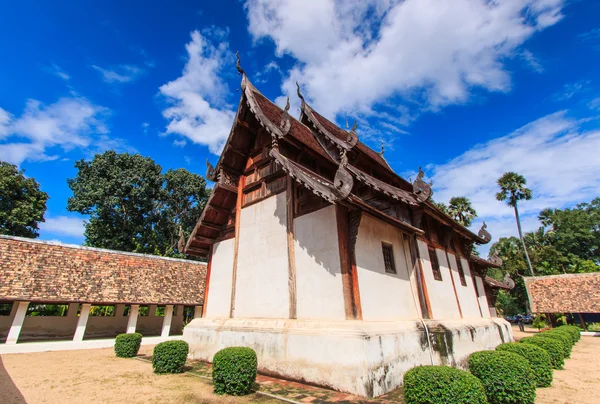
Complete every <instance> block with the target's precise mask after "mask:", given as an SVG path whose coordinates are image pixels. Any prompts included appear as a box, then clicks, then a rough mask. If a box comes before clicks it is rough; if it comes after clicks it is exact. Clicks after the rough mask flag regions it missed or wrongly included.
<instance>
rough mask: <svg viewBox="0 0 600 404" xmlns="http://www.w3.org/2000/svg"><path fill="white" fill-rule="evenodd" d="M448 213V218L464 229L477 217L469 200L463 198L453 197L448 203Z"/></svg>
mask: <svg viewBox="0 0 600 404" xmlns="http://www.w3.org/2000/svg"><path fill="white" fill-rule="evenodd" d="M448 213H449V215H450V217H452V218H453V219H454V220H456V221H457V222H458V223H460V224H462V225H463V226H465V227H468V226H470V225H471V223H472V222H473V219H475V218H476V217H477V212H476V211H475V209H473V206H472V205H471V201H470V200H469V198H467V197H464V196H454V197H452V198H450V201H449V202H448Z"/></svg>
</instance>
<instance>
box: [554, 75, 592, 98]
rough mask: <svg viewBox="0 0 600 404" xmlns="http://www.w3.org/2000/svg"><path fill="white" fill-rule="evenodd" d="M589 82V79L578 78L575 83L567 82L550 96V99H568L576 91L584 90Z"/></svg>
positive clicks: (576, 92)
mask: <svg viewBox="0 0 600 404" xmlns="http://www.w3.org/2000/svg"><path fill="white" fill-rule="evenodd" d="M589 84H590V81H589V80H579V81H577V82H575V83H567V84H565V85H564V86H563V88H562V89H561V90H560V91H558V92H557V93H555V94H554V95H553V96H552V99H553V100H554V101H568V100H570V99H571V98H573V97H574V96H576V95H577V94H578V93H580V92H582V91H584V90H585V89H586V87H587V86H588V85H589Z"/></svg>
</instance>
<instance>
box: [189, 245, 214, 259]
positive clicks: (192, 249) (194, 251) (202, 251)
mask: <svg viewBox="0 0 600 404" xmlns="http://www.w3.org/2000/svg"><path fill="white" fill-rule="evenodd" d="M209 251H210V249H206V248H198V247H192V246H190V247H188V248H187V250H186V253H192V254H190V255H196V254H197V255H198V256H201V257H204V256H206V254H208V252H209Z"/></svg>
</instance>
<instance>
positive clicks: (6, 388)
mask: <svg viewBox="0 0 600 404" xmlns="http://www.w3.org/2000/svg"><path fill="white" fill-rule="evenodd" d="M0 403H2V404H26V403H27V402H26V401H25V397H23V395H22V394H21V391H19V388H18V387H17V386H16V385H15V383H14V382H13V380H12V378H11V377H10V375H9V374H8V371H7V370H6V368H5V367H4V363H3V362H2V356H0Z"/></svg>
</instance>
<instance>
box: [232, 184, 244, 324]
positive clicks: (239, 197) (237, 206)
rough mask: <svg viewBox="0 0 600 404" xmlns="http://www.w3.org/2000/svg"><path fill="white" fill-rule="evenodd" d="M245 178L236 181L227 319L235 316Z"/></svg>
mask: <svg viewBox="0 0 600 404" xmlns="http://www.w3.org/2000/svg"><path fill="white" fill-rule="evenodd" d="M245 184H246V176H245V175H243V174H242V175H240V178H239V180H238V189H237V201H236V203H235V243H234V245H233V273H232V276H231V278H232V279H231V305H230V306H229V317H230V318H233V315H234V314H235V286H236V282H237V264H238V249H239V246H240V221H241V219H242V199H243V196H244V185H245Z"/></svg>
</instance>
